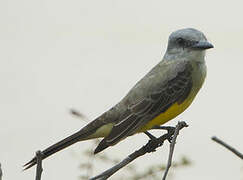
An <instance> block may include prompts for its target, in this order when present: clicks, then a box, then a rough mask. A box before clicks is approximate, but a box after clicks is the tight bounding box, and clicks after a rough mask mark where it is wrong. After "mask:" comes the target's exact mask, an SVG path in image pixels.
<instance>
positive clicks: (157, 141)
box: [90, 122, 187, 180]
mask: <svg viewBox="0 0 243 180" xmlns="http://www.w3.org/2000/svg"><path fill="white" fill-rule="evenodd" d="M178 124H181V125H180V128H178V131H179V130H180V129H182V128H184V127H187V124H186V123H185V122H179V123H178ZM175 130H176V129H175V128H169V129H168V132H167V133H166V134H164V135H162V136H160V137H159V138H153V139H150V140H149V141H148V143H147V144H146V145H145V146H143V147H141V148H140V149H139V150H137V151H135V152H133V153H132V154H130V155H129V156H128V157H126V158H125V159H124V160H122V161H121V162H120V163H118V164H116V165H115V166H113V167H112V168H110V169H108V170H106V171H104V172H103V173H101V174H99V175H98V176H95V177H93V178H91V179H90V180H105V179H107V178H109V177H110V176H112V175H113V174H114V173H116V172H117V171H118V170H120V169H121V168H123V167H124V166H126V165H127V164H129V163H130V162H132V161H133V160H135V159H136V158H138V157H140V156H143V155H144V154H146V153H150V152H154V151H156V149H157V148H158V147H160V146H162V145H163V143H164V141H165V140H169V141H170V140H171V137H172V136H173V135H174V134H175ZM177 135H178V133H177Z"/></svg>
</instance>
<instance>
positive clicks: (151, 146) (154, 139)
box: [144, 131, 163, 152]
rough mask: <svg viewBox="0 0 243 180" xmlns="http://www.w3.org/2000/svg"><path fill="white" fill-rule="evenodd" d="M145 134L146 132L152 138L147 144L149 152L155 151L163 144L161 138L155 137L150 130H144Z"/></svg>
mask: <svg viewBox="0 0 243 180" xmlns="http://www.w3.org/2000/svg"><path fill="white" fill-rule="evenodd" d="M144 134H146V135H147V136H148V137H149V139H150V140H149V143H148V144H147V145H146V149H147V150H146V151H147V152H155V151H156V148H157V147H159V146H162V144H163V143H159V138H157V137H155V136H154V135H152V134H151V133H149V132H148V131H144Z"/></svg>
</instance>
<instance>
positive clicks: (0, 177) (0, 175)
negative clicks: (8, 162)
mask: <svg viewBox="0 0 243 180" xmlns="http://www.w3.org/2000/svg"><path fill="white" fill-rule="evenodd" d="M2 177H3V171H2V168H1V163H0V180H2Z"/></svg>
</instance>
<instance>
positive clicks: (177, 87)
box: [95, 61, 192, 153]
mask: <svg viewBox="0 0 243 180" xmlns="http://www.w3.org/2000/svg"><path fill="white" fill-rule="evenodd" d="M161 72H163V73H161ZM191 74H192V66H191V64H190V63H189V62H185V61H181V62H174V63H169V64H168V63H167V64H166V65H163V64H162V65H160V64H159V65H157V66H156V67H155V68H154V69H153V70H152V71H150V72H149V73H148V74H147V75H146V76H145V78H143V79H142V80H141V81H140V82H138V83H137V85H135V87H134V88H133V89H132V90H131V91H130V92H129V93H128V95H127V96H126V97H125V98H124V99H123V102H125V101H127V102H128V104H127V109H126V111H125V112H124V113H123V114H122V115H121V116H120V118H119V121H118V122H117V123H116V124H115V125H114V126H113V128H112V130H111V132H110V134H109V135H108V136H107V137H105V138H104V139H103V140H102V141H101V142H100V144H99V145H98V146H97V148H96V149H95V153H98V152H100V151H102V150H104V149H105V148H107V147H109V146H110V145H114V144H116V143H118V142H119V141H120V140H122V139H124V138H125V137H127V136H129V135H131V134H133V133H135V132H136V130H137V129H138V128H141V126H143V125H144V124H145V123H147V122H148V121H149V120H151V119H153V118H154V117H156V116H157V115H159V114H160V113H163V112H165V111H166V110H167V109H168V108H169V107H170V106H171V105H173V104H174V103H178V104H180V103H182V102H183V101H184V100H185V99H186V98H187V97H188V95H189V93H190V91H191V88H192V76H191ZM156 76H161V77H156ZM146 83H147V84H146ZM136 88H137V89H136ZM138 88H139V89H138ZM138 96H142V97H138ZM134 97H136V98H137V99H136V100H134V99H132V98H134Z"/></svg>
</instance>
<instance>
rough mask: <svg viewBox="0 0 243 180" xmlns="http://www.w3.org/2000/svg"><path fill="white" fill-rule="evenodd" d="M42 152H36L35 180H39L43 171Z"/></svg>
mask: <svg viewBox="0 0 243 180" xmlns="http://www.w3.org/2000/svg"><path fill="white" fill-rule="evenodd" d="M42 155H43V154H42V152H41V151H40V150H39V151H37V152H36V160H37V167H36V177H35V179H36V180H41V174H42V171H43V168H42Z"/></svg>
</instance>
